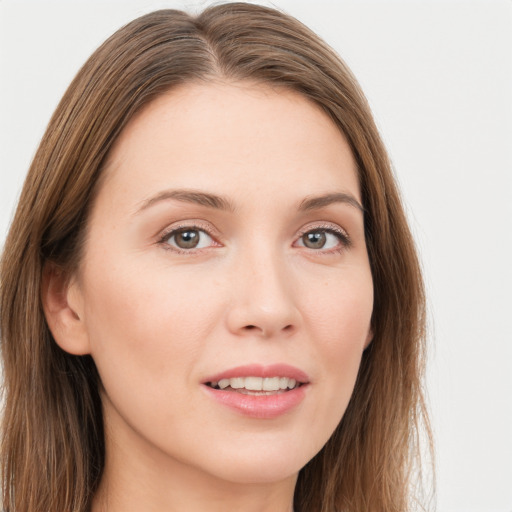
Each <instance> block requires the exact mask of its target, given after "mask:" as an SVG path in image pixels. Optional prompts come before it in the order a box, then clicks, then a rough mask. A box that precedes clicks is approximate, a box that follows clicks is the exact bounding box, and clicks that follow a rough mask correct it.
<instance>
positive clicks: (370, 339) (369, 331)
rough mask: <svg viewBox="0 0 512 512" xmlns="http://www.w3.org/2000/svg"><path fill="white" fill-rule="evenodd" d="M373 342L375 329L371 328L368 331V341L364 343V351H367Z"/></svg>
mask: <svg viewBox="0 0 512 512" xmlns="http://www.w3.org/2000/svg"><path fill="white" fill-rule="evenodd" d="M372 340H373V327H370V328H369V329H368V335H367V336H366V341H365V342H364V350H366V349H367V348H368V347H369V346H370V343H371V342H372Z"/></svg>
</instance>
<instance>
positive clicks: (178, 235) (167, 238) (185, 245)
mask: <svg viewBox="0 0 512 512" xmlns="http://www.w3.org/2000/svg"><path fill="white" fill-rule="evenodd" d="M161 242H162V243H164V244H167V245H169V246H171V248H174V249H177V250H179V251H187V250H191V249H204V248H206V247H210V246H212V245H214V241H213V239H212V237H211V236H210V235H209V234H208V233H207V232H206V231H205V230H204V229H200V228H198V227H195V226H187V227H182V228H179V229H174V230H172V231H170V232H168V233H166V234H165V235H164V236H163V237H162V240H161Z"/></svg>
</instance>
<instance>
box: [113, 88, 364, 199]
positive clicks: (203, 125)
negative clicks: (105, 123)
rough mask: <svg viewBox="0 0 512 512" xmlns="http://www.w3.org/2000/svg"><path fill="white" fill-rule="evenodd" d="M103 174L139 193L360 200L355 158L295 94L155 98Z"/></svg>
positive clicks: (240, 91)
mask: <svg viewBox="0 0 512 512" xmlns="http://www.w3.org/2000/svg"><path fill="white" fill-rule="evenodd" d="M105 171H106V178H107V181H111V180H112V181H114V182H115V184H116V187H119V186H124V187H126V188H128V185H129V184H130V183H132V182H140V185H139V186H138V187H137V188H138V192H142V190H143V189H145V188H147V189H151V188H163V187H168V186H170V185H176V186H180V187H184V188H203V187H206V188H208V189H209V190H210V191H211V192H214V193H215V192H218V193H221V194H225V193H227V194H229V193H230V191H232V192H233V193H234V194H236V193H239V192H240V189H241V188H242V189H248V188H250V189H251V190H253V191H255V190H258V189H260V192H264V191H265V190H267V191H269V190H270V189H271V188H272V187H276V186H277V187H281V188H282V185H283V183H288V185H289V186H292V185H293V187H294V188H295V189H296V192H297V194H298V195H302V196H306V195H310V194H312V193H316V192H325V190H331V189H333V188H334V189H340V188H346V189H348V190H349V191H350V192H352V193H353V194H354V195H355V196H356V197H357V198H359V184H358V179H357V169H356V164H355V161H354V158H353V155H352V152H351V150H350V147H349V145H348V143H347V141H346V139H345V137H344V136H343V134H342V133H341V131H340V130H339V129H338V127H337V126H336V125H335V124H334V123H333V121H332V120H331V119H330V118H329V117H328V116H327V114H326V113H325V112H323V110H322V109H321V108H320V107H319V106H318V105H316V104H315V103H313V102H312V101H310V100H308V99H306V98H305V97H304V96H302V95H300V94H298V93H296V92H294V91H290V90H287V89H283V88H278V89H275V88H270V87H269V86H266V85H260V84H252V83H245V82H242V83H225V82H222V83H220V82H213V83H208V84H187V85H184V86H180V87H179V88H176V89H174V90H172V91H170V92H168V93H166V94H164V95H162V96H160V97H158V98H157V99H156V100H154V101H153V102H152V103H150V104H149V105H148V106H147V107H146V108H145V109H143V110H142V111H141V112H140V113H139V114H138V115H137V116H136V117H135V118H134V119H132V120H131V121H130V123H129V124H128V125H127V127H126V128H125V129H124V131H123V132H122V133H121V135H120V137H119V139H118V140H117V142H116V144H115V146H114V148H113V150H112V151H111V154H110V157H109V160H108V165H107V166H106V169H105ZM312 187H313V188H316V189H319V190H311V188H312ZM320 189H322V190H320ZM149 192H151V191H150V190H148V193H149ZM283 192H284V190H283Z"/></svg>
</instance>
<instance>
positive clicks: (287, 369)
mask: <svg viewBox="0 0 512 512" xmlns="http://www.w3.org/2000/svg"><path fill="white" fill-rule="evenodd" d="M235 377H287V378H289V379H295V380H296V381H297V382H300V383H301V384H306V383H308V382H309V377H308V375H307V374H306V373H305V372H303V371H302V370H299V369H298V368H296V367H294V366H290V365H289V364H282V363H278V364H271V365H262V364H248V365H243V366H236V367H234V368H229V369H228V370H224V371H222V372H220V373H217V374H215V375H212V376H210V377H208V378H207V379H204V380H203V384H206V383H208V382H218V381H219V380H221V379H233V378H235Z"/></svg>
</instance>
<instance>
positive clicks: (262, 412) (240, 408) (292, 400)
mask: <svg viewBox="0 0 512 512" xmlns="http://www.w3.org/2000/svg"><path fill="white" fill-rule="evenodd" d="M250 376H253V377H287V378H289V379H295V380H296V381H298V382H301V383H302V385H301V386H299V387H297V388H295V389H291V390H289V391H285V392H284V393H276V394H275V395H244V394H242V393H238V392H236V391H225V390H220V389H214V388H211V387H209V386H206V385H205V386H203V389H204V390H205V392H206V393H208V395H209V396H210V397H212V398H213V399H214V400H216V401H217V402H219V403H220V404H222V405H225V406H227V407H229V408H230V409H233V410H235V411H236V412H238V413H240V414H243V415H244V416H248V417H251V418H258V419H272V418H277V417H278V416H281V415H283V414H285V413H286V412H288V411H290V410H291V409H293V408H294V407H296V406H298V405H299V404H300V403H301V402H302V400H303V399H304V398H305V396H306V389H307V388H308V387H309V386H308V383H309V377H308V376H307V374H306V373H304V372H303V371H301V370H299V369H298V368H294V367H293V366H289V365H286V364H275V365H270V366H262V365H247V366H238V367H236V368H231V369H229V370H226V371H224V372H221V373H218V374H216V375H213V376H212V377H210V378H208V379H206V380H205V381H204V382H203V384H206V383H207V382H212V381H214V382H218V381H219V380H221V379H230V378H233V377H250Z"/></svg>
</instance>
